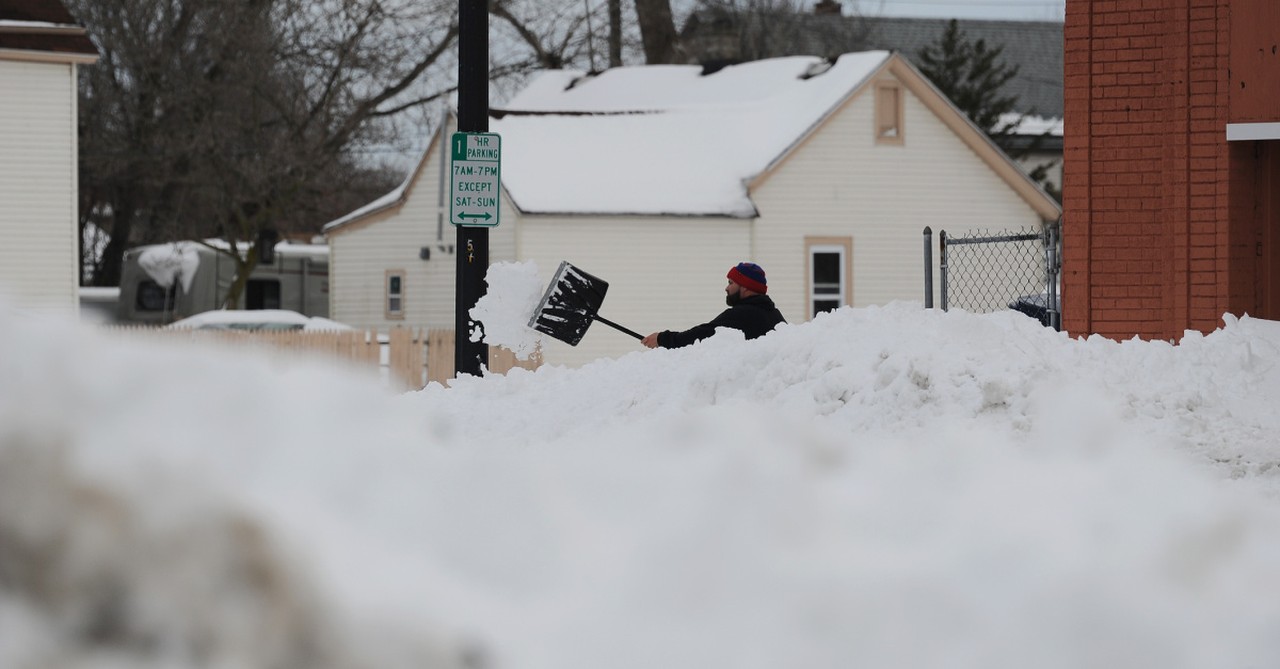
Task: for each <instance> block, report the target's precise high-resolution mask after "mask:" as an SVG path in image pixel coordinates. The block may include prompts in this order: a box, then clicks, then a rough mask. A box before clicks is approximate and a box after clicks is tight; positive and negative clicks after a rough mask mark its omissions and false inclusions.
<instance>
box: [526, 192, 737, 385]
mask: <svg viewBox="0 0 1280 669" xmlns="http://www.w3.org/2000/svg"><path fill="white" fill-rule="evenodd" d="M750 226H751V222H750V221H748V220H743V219H732V218H719V217H714V218H704V217H686V218H674V217H667V218H660V217H649V216H609V217H596V216H528V217H525V218H524V219H523V220H522V222H521V229H520V255H521V258H522V259H525V260H532V261H534V262H535V263H537V266H538V272H539V274H540V275H541V277H542V281H543V288H545V287H546V284H548V283H549V282H550V281H551V277H552V275H553V274H554V273H555V271H556V268H557V267H559V266H560V261H562V260H568V261H569V262H570V263H573V265H575V266H576V267H578V268H579V269H581V270H583V271H585V272H588V273H590V274H594V275H596V276H598V277H600V278H601V279H604V280H605V281H608V282H609V291H608V293H607V295H606V296H605V300H604V306H603V307H602V308H601V309H600V315H601V316H604V317H605V318H608V319H609V320H611V321H613V322H615V323H618V324H619V325H622V326H625V327H627V328H630V329H632V330H635V331H636V332H638V333H640V334H641V335H648V334H649V333H651V332H656V331H659V330H684V329H687V328H690V327H693V326H694V325H698V324H700V323H705V322H707V321H709V320H711V319H712V318H714V317H715V316H716V315H717V314H719V313H720V312H721V311H723V310H724V309H725V308H726V307H725V303H724V287H725V284H726V279H725V274H726V273H727V272H728V271H729V268H730V267H732V266H733V265H735V264H736V263H738V262H740V261H742V260H744V259H746V258H747V255H748V252H749V249H750ZM543 341H544V344H543V359H544V360H545V362H546V363H548V364H556V365H568V366H578V365H582V364H584V363H587V362H590V361H592V360H595V359H597V358H601V357H617V356H619V355H623V354H625V353H629V352H633V351H643V350H646V349H645V348H644V345H643V344H641V343H640V341H639V340H637V339H635V338H633V337H631V336H629V335H626V334H623V333H621V332H619V331H617V330H615V329H613V328H611V327H609V326H607V325H604V324H603V323H595V324H593V325H592V326H591V329H590V330H588V331H587V335H586V337H584V338H583V340H582V341H581V342H580V343H579V344H578V345H577V346H576V347H571V346H569V345H567V344H564V343H562V342H559V341H556V340H554V339H551V338H550V337H545V338H544V340H543Z"/></svg>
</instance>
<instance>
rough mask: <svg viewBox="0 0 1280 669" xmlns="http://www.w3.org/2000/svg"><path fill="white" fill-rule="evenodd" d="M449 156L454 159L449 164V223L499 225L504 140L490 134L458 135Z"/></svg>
mask: <svg viewBox="0 0 1280 669" xmlns="http://www.w3.org/2000/svg"><path fill="white" fill-rule="evenodd" d="M449 153H450V155H451V156H453V159H452V160H451V161H450V164H449V171H450V173H451V174H452V179H451V180H450V184H451V185H450V187H449V222H450V223H452V224H454V225H464V226H469V227H482V228H492V227H495V226H497V225H498V186H499V184H501V183H502V177H501V173H502V170H501V163H502V138H501V137H500V136H498V135H497V134H496V133H491V132H455V133H453V140H452V141H451V142H450V151H449Z"/></svg>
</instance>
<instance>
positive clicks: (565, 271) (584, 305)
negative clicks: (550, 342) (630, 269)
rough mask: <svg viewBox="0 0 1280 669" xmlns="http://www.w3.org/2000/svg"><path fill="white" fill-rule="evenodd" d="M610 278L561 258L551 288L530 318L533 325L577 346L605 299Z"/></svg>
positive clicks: (530, 323)
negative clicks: (606, 278) (589, 271)
mask: <svg viewBox="0 0 1280 669" xmlns="http://www.w3.org/2000/svg"><path fill="white" fill-rule="evenodd" d="M607 290H609V282H608V281H605V280H604V279H601V278H599V277H595V276H592V275H590V274H587V273H586V272H584V271H582V270H580V269H578V268H577V267H574V266H573V265H570V264H569V262H568V261H561V262H560V268H559V269H557V270H556V275H555V276H554V277H553V278H552V279H551V285H549V286H547V292H546V294H544V295H543V296H542V301H541V302H539V303H538V308H537V310H535V311H534V312H533V317H532V318H530V319H529V327H531V328H533V329H534V330H537V331H538V332H541V333H543V334H548V335H551V336H552V337H555V338H556V339H559V340H560V341H562V342H564V343H566V344H568V345H570V346H577V345H578V342H580V341H582V337H583V336H584V335H586V334H587V328H589V327H591V321H592V320H595V318H596V316H597V313H598V312H599V311H600V305H601V304H603V303H604V294H605V291H607Z"/></svg>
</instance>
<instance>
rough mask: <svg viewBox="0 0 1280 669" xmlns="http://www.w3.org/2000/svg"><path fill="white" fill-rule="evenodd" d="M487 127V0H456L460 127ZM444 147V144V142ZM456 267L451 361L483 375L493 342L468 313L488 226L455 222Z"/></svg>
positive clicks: (479, 291)
mask: <svg viewBox="0 0 1280 669" xmlns="http://www.w3.org/2000/svg"><path fill="white" fill-rule="evenodd" d="M488 130H489V7H488V2H487V0H458V131H459V132H488ZM442 148H443V147H442ZM456 229H457V234H458V237H457V247H456V252H457V255H456V258H457V263H458V272H457V279H456V286H455V292H454V332H455V337H454V349H453V364H454V369H455V370H457V371H456V373H457V374H470V375H472V376H479V375H480V367H481V365H486V364H488V362H489V346H488V344H485V343H483V342H473V341H471V332H472V331H473V330H475V329H477V328H479V327H480V324H479V323H475V322H473V321H472V320H471V317H470V316H469V312H470V311H471V308H472V307H474V306H475V305H476V302H477V301H479V300H480V298H481V297H483V296H484V293H485V282H484V278H485V272H486V271H487V270H488V268H489V228H485V227H468V226H464V225H459V226H457V228H456Z"/></svg>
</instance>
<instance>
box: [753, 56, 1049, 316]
mask: <svg viewBox="0 0 1280 669" xmlns="http://www.w3.org/2000/svg"><path fill="white" fill-rule="evenodd" d="M882 76H888V75H882ZM872 90H873V89H872V87H870V86H866V87H863V89H862V90H861V92H860V93H859V94H857V95H856V96H855V97H853V98H852V99H851V100H850V101H848V102H847V103H846V104H845V105H844V106H843V107H841V108H840V109H839V110H838V111H837V112H836V114H835V115H834V116H833V117H832V118H831V119H829V120H828V122H827V123H826V124H824V125H823V126H821V127H820V128H819V129H818V131H817V133H816V134H815V135H813V136H811V137H809V138H808V140H807V141H805V142H804V143H803V144H802V145H801V146H800V147H798V148H797V149H796V150H795V152H794V153H793V154H792V155H791V156H789V157H788V158H787V159H786V160H785V161H784V162H783V163H782V164H781V165H780V166H778V167H777V168H775V169H776V171H775V172H774V173H773V174H770V175H769V176H768V177H767V178H766V179H764V180H763V182H761V183H759V184H758V185H757V187H756V188H755V189H754V190H753V191H752V198H753V199H754V201H755V203H756V206H757V208H758V209H759V211H760V215H761V216H760V219H759V220H758V221H757V222H756V230H755V235H754V249H755V258H756V262H758V263H760V264H761V265H762V266H763V267H764V268H765V270H766V271H767V272H768V276H769V295H770V296H772V297H773V299H774V301H775V302H777V304H778V307H779V308H780V309H781V310H782V312H783V314H785V315H786V316H787V318H788V319H789V320H792V321H793V322H796V321H798V320H800V319H802V318H804V317H805V316H806V315H807V310H806V300H807V299H808V295H807V294H806V287H807V285H808V284H807V281H806V277H805V276H804V272H805V260H806V251H805V244H804V238H805V237H806V236H808V237H844V236H848V237H852V241H853V243H852V247H853V254H852V258H851V261H852V270H853V281H852V291H851V294H850V295H849V296H848V297H849V301H850V303H851V304H852V305H853V306H868V305H878V304H885V303H888V302H891V301H895V300H912V301H916V302H921V303H923V301H924V264H923V263H924V261H923V235H922V232H923V229H924V227H925V226H926V225H927V226H930V227H931V228H932V229H933V232H934V246H935V249H934V263H935V265H936V263H937V258H938V253H937V249H936V246H937V233H938V231H939V230H942V229H945V230H947V232H948V234H958V233H961V232H963V231H965V230H971V229H987V230H1005V229H1018V228H1031V227H1033V226H1039V225H1040V224H1041V218H1040V216H1039V215H1038V214H1037V213H1036V211H1035V210H1034V209H1032V207H1031V206H1030V205H1029V204H1028V203H1027V202H1026V201H1025V200H1023V199H1022V198H1021V197H1019V196H1018V194H1017V193H1016V192H1015V191H1014V190H1013V188H1011V187H1010V185H1009V184H1008V182H1006V181H1004V180H1003V179H1001V178H1000V176H999V175H997V174H996V173H995V171H993V170H992V168H991V167H989V166H988V165H987V164H986V163H985V162H984V161H983V160H982V159H981V158H979V157H978V155H977V154H976V153H974V151H973V150H972V149H970V148H969V147H968V146H966V145H965V144H964V142H963V141H961V139H960V138H959V137H957V136H956V135H955V134H954V133H953V132H952V131H951V130H950V129H949V128H948V127H947V126H946V125H944V124H943V123H942V121H941V120H940V119H939V118H938V117H937V116H935V115H934V114H933V113H932V112H931V111H930V110H929V109H928V108H927V107H925V106H924V104H923V103H922V102H921V101H920V100H919V99H918V98H917V97H916V96H915V95H914V94H913V93H912V92H911V90H910V89H909V88H907V87H906V86H902V87H901V88H900V90H901V91H902V103H903V135H904V138H905V142H904V143H903V144H902V145H892V144H877V143H876V141H875V132H874V128H875V108H874V101H875V96H874V95H872V94H871V93H872ZM934 281H935V283H936V282H937V281H938V272H937V271H936V269H935V271H934ZM936 290H937V289H936V287H935V299H936V296H937V292H936Z"/></svg>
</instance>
